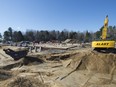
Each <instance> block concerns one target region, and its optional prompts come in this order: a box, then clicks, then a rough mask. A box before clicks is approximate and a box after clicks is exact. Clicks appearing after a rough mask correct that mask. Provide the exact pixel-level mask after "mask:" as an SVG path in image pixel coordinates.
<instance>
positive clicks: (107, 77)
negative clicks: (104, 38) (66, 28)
mask: <svg viewBox="0 0 116 87" xmlns="http://www.w3.org/2000/svg"><path fill="white" fill-rule="evenodd" d="M4 48H12V49H18V48H16V47H1V48H0V87H116V54H114V53H98V52H96V51H93V50H92V49H91V48H80V49H73V50H67V51H63V52H59V53H53V52H51V51H44V52H38V53H35V52H32V53H30V52H29V53H28V55H27V56H26V57H25V58H22V59H20V60H18V61H14V60H13V58H12V57H10V56H9V55H7V54H5V53H4V51H3V49H4Z"/></svg>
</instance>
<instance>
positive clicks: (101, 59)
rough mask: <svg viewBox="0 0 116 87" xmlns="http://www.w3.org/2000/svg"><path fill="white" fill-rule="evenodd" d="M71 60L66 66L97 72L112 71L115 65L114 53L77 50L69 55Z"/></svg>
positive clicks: (115, 55) (115, 56)
mask: <svg viewBox="0 0 116 87" xmlns="http://www.w3.org/2000/svg"><path fill="white" fill-rule="evenodd" d="M71 59H72V61H71V62H70V63H69V64H68V66H67V67H70V68H73V69H75V68H77V67H78V69H79V70H85V69H86V70H88V71H95V72H99V73H108V74H110V73H112V72H114V71H115V67H116V54H113V53H99V52H93V51H91V52H83V53H82V52H78V53H77V54H75V55H73V56H72V57H71ZM115 74H116V72H115Z"/></svg>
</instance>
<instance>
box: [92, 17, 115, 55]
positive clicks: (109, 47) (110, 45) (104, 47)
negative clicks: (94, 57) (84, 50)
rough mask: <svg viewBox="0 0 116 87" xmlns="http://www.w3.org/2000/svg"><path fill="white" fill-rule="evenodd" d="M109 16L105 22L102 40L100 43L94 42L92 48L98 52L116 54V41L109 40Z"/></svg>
mask: <svg viewBox="0 0 116 87" xmlns="http://www.w3.org/2000/svg"><path fill="white" fill-rule="evenodd" d="M108 21H109V20H108V15H107V16H106V18H105V20H104V27H103V29H102V35H101V37H100V38H101V40H99V41H92V48H94V50H96V51H98V52H113V53H114V52H115V53H116V49H115V41H113V40H107V30H108Z"/></svg>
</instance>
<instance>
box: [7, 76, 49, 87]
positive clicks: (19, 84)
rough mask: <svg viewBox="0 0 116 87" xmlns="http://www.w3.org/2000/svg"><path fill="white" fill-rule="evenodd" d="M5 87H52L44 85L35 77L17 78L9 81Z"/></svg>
mask: <svg viewBox="0 0 116 87" xmlns="http://www.w3.org/2000/svg"><path fill="white" fill-rule="evenodd" d="M5 87H50V86H49V85H48V84H44V83H42V82H41V81H39V79H35V78H33V77H16V78H14V79H13V80H11V81H9V82H8V83H7V84H6V86H5Z"/></svg>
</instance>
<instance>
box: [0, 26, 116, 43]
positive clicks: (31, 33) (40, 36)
mask: <svg viewBox="0 0 116 87" xmlns="http://www.w3.org/2000/svg"><path fill="white" fill-rule="evenodd" d="M102 29H103V27H101V28H100V29H99V30H98V31H96V32H89V31H85V32H79V31H78V32H75V31H68V30H66V29H64V30H62V31H56V30H51V31H48V30H41V31H39V30H37V31H35V30H27V31H26V32H21V31H14V30H13V29H12V28H11V27H9V28H8V30H6V31H5V32H4V34H3V40H4V41H13V42H20V41H31V42H33V41H36V42H40V41H44V42H47V41H53V40H57V41H64V40H66V39H76V40H77V41H79V42H91V41H92V40H99V39H100V36H101V34H102ZM1 37H2V35H1V34H0V38H1ZM107 38H108V39H113V40H116V26H109V27H108V35H107Z"/></svg>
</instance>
